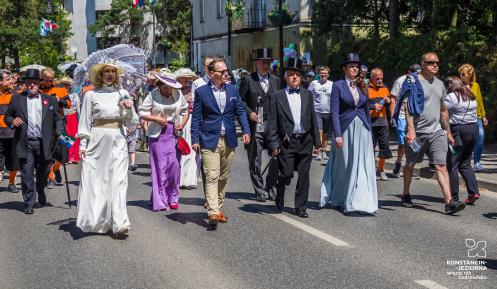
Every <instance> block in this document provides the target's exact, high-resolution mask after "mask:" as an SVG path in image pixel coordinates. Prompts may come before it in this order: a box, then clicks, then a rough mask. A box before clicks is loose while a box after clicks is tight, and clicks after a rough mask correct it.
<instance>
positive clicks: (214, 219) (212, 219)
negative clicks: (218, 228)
mask: <svg viewBox="0 0 497 289" xmlns="http://www.w3.org/2000/svg"><path fill="white" fill-rule="evenodd" d="M218 219H219V216H218V215H216V214H212V215H210V216H209V225H212V226H215V225H217V222H218Z"/></svg>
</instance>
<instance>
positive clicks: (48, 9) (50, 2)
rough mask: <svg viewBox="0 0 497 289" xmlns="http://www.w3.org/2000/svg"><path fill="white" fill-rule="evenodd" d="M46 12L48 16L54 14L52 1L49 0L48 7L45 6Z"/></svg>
mask: <svg viewBox="0 0 497 289" xmlns="http://www.w3.org/2000/svg"><path fill="white" fill-rule="evenodd" d="M45 10H46V13H47V14H52V12H53V7H52V0H47V5H46V6H45Z"/></svg>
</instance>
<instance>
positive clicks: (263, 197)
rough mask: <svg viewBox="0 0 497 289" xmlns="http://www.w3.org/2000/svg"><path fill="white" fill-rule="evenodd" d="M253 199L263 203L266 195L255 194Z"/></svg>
mask: <svg viewBox="0 0 497 289" xmlns="http://www.w3.org/2000/svg"><path fill="white" fill-rule="evenodd" d="M255 200H256V201H258V202H260V203H265V202H266V197H265V196H264V195H257V196H255Z"/></svg>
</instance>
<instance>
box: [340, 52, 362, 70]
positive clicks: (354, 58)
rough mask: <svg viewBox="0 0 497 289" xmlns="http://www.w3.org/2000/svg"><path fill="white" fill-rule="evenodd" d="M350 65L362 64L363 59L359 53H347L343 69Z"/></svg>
mask: <svg viewBox="0 0 497 289" xmlns="http://www.w3.org/2000/svg"><path fill="white" fill-rule="evenodd" d="M349 63H357V64H359V65H361V64H362V62H361V59H360V58H359V54H357V53H347V55H346V56H345V61H343V62H342V67H344V66H345V65H347V64H349Z"/></svg>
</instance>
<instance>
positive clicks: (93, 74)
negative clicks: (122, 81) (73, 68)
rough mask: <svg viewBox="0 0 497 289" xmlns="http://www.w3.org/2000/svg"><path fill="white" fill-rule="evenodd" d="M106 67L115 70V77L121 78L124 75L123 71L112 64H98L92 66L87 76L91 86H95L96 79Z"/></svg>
mask: <svg viewBox="0 0 497 289" xmlns="http://www.w3.org/2000/svg"><path fill="white" fill-rule="evenodd" d="M106 66H110V67H114V68H115V69H116V70H117V75H118V76H121V75H123V74H124V69H123V68H121V67H119V66H117V65H114V64H109V63H99V64H95V65H93V66H92V67H91V68H90V73H89V74H90V75H89V78H90V82H91V83H92V84H96V83H97V82H98V77H99V75H100V72H101V71H102V69H103V68H104V67H106Z"/></svg>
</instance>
